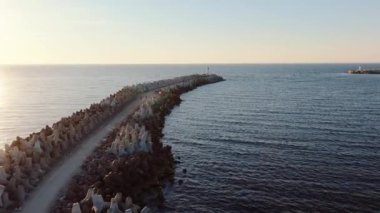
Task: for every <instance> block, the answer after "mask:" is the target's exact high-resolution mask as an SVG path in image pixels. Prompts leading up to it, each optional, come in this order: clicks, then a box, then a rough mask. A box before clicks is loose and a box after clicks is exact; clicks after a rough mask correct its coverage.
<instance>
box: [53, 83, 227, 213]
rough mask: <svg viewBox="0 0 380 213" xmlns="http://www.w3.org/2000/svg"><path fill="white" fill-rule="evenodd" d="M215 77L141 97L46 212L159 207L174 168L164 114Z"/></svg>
mask: <svg viewBox="0 0 380 213" xmlns="http://www.w3.org/2000/svg"><path fill="white" fill-rule="evenodd" d="M220 80H222V78H220V77H217V76H214V77H213V78H211V79H198V80H196V81H193V82H191V83H188V84H183V85H178V86H176V87H175V88H170V89H161V90H158V91H156V98H155V99H152V100H146V101H144V102H143V104H142V105H141V106H140V108H139V109H138V110H137V111H136V112H135V113H133V114H132V115H130V116H128V117H127V118H126V119H125V120H124V121H123V122H122V123H121V125H120V126H119V127H118V128H116V129H114V130H113V131H112V132H111V133H110V134H109V135H108V137H107V138H106V139H105V140H104V141H103V142H102V144H101V145H100V146H99V147H98V148H97V149H96V150H95V152H94V153H93V154H92V155H91V156H89V157H88V158H87V160H86V161H85V163H84V164H83V165H82V167H81V168H82V170H81V172H80V174H78V175H76V176H74V177H73V178H72V180H71V182H70V184H69V185H68V187H67V188H66V190H65V191H64V192H63V193H62V195H61V197H60V198H59V199H58V200H57V202H56V203H55V205H54V206H53V207H52V209H51V212H73V213H74V212H75V213H76V212H83V213H86V212H92V211H94V209H96V211H95V212H124V211H125V212H128V211H130V212H134V213H135V212H140V210H141V207H143V206H145V207H144V208H143V209H142V210H141V212H148V211H149V208H150V206H155V207H160V206H161V205H162V203H163V201H164V197H163V193H162V185H163V183H164V182H167V181H169V182H173V181H174V169H175V160H174V158H173V154H172V152H171V147H170V146H168V145H164V144H162V142H161V138H162V136H163V134H162V130H163V128H164V122H165V116H166V115H168V114H170V112H171V110H172V109H173V108H174V107H175V106H176V105H179V104H180V102H181V99H180V95H181V94H183V93H185V92H188V91H190V90H192V89H194V88H196V87H198V86H202V85H205V84H209V83H214V82H217V81H220ZM136 129H138V130H136ZM136 131H137V132H138V133H137V132H136ZM134 134H135V135H136V136H134ZM147 134H148V137H145V136H144V135H147ZM134 138H137V140H134ZM147 138H148V139H147ZM123 143H125V144H123ZM121 145H122V147H121Z"/></svg>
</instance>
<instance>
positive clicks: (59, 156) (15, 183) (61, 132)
mask: <svg viewBox="0 0 380 213" xmlns="http://www.w3.org/2000/svg"><path fill="white" fill-rule="evenodd" d="M214 78H216V76H215V75H190V76H183V77H178V78H174V79H168V80H161V81H156V82H150V83H144V84H137V85H133V86H128V87H124V88H122V89H121V90H119V91H118V92H116V93H115V94H112V95H110V96H109V97H107V98H105V99H103V100H102V101H100V102H99V103H95V104H92V105H91V106H90V107H89V108H87V109H83V110H80V111H77V112H75V113H73V114H72V115H71V116H68V117H64V118H62V119H61V120H60V121H58V122H56V123H54V124H53V125H52V127H49V126H46V127H45V128H43V129H42V130H41V131H39V132H37V133H31V134H30V135H29V136H28V137H26V138H21V137H17V138H16V139H15V140H14V141H13V142H11V143H10V144H9V145H8V144H6V145H5V148H4V150H0V208H2V209H14V208H18V207H21V206H22V204H23V202H24V201H25V199H27V197H28V195H29V194H30V193H31V192H32V191H33V189H34V188H35V187H36V186H37V185H38V183H39V182H40V181H41V180H42V179H43V177H44V176H45V175H46V174H47V173H48V172H49V171H51V170H52V169H54V165H56V164H57V163H58V162H61V161H62V160H64V156H65V155H67V154H68V153H69V152H70V151H71V150H72V149H74V148H75V147H77V145H78V144H80V143H81V141H83V139H84V138H86V137H87V136H88V135H90V134H91V133H92V132H93V131H95V130H96V129H97V128H98V127H99V126H100V125H101V124H102V123H104V122H105V121H106V120H107V119H109V118H110V117H112V116H115V115H116V114H117V113H118V112H119V111H120V110H121V109H123V108H124V107H125V106H126V105H128V103H130V102H131V101H133V100H135V99H136V98H137V97H139V95H140V94H143V93H144V92H147V91H152V90H156V89H160V88H165V87H169V86H171V85H179V84H184V83H187V82H192V81H197V80H201V81H202V80H206V79H214ZM31 211H32V210H31Z"/></svg>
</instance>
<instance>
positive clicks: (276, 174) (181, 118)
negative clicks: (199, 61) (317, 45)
mask: <svg viewBox="0 0 380 213" xmlns="http://www.w3.org/2000/svg"><path fill="white" fill-rule="evenodd" d="M356 67H357V65H349V64H346V65H343V64H340V65H333V64H330V65H215V66H212V67H211V71H212V72H215V73H217V74H221V75H222V76H223V77H225V78H226V79H227V81H225V82H221V83H217V84H213V85H208V86H204V87H200V88H198V89H196V90H194V91H192V92H190V93H187V94H185V95H183V96H182V99H183V100H184V101H183V102H182V104H181V106H180V107H177V108H175V109H174V110H173V112H172V114H171V115H170V116H168V117H167V122H166V127H165V129H164V133H165V137H164V142H165V143H167V144H170V145H172V147H173V151H174V154H175V155H176V156H179V157H180V158H181V159H180V161H181V163H180V164H179V165H178V167H177V174H176V176H177V180H179V179H181V180H183V181H184V183H183V184H182V185H179V184H176V185H175V186H174V187H172V188H169V189H168V190H167V193H166V197H167V205H168V206H169V207H171V208H173V209H175V210H173V211H176V212H255V211H266V212H267V211H270V212H278V211H283V210H286V209H290V210H300V211H344V210H346V211H369V212H371V211H372V212H373V211H380V110H379V109H380V75H348V74H345V71H346V70H347V69H350V68H356ZM364 67H368V68H369V67H380V64H379V65H374V64H372V65H365V66H364ZM204 71H205V66H203V65H176V66H173V65H160V66H157V65H150V66H143V65H135V66H132V65H128V66H125V65H123V66H24V67H20V66H19V67H2V68H0V141H1V143H5V142H9V141H10V140H11V139H13V138H15V136H17V135H20V136H25V135H27V134H28V133H30V132H33V131H38V130H39V129H41V128H42V127H43V126H44V125H46V124H51V123H53V122H54V121H56V120H58V119H59V118H60V117H62V116H67V115H70V114H71V113H72V112H74V111H75V110H78V109H81V108H84V107H87V106H88V105H89V104H90V103H92V102H97V101H99V100H101V99H102V98H104V97H105V96H107V95H108V94H110V93H113V92H115V91H116V90H118V89H120V88H121V87H123V86H124V85H130V84H134V83H137V82H144V81H151V80H158V79H164V78H168V77H174V76H179V75H184V74H191V73H202V72H204ZM183 169H186V170H187V173H186V174H184V173H183V172H182V170H183ZM168 211H171V210H168Z"/></svg>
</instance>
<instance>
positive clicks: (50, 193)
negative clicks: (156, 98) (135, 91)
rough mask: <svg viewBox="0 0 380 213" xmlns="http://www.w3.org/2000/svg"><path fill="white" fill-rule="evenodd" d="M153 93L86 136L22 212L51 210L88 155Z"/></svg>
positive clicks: (41, 185)
mask: <svg viewBox="0 0 380 213" xmlns="http://www.w3.org/2000/svg"><path fill="white" fill-rule="evenodd" d="M153 95H154V91H150V92H146V93H143V94H141V95H139V96H138V97H137V98H136V99H135V100H134V101H133V102H132V103H130V104H128V105H127V106H126V107H125V109H123V110H122V111H121V112H119V113H118V114H117V115H115V116H114V117H113V118H112V119H111V120H109V121H108V122H106V123H104V124H103V125H102V126H100V127H99V128H98V129H97V130H95V131H94V132H93V133H91V134H90V135H89V136H88V137H86V139H85V140H84V141H82V143H80V144H79V145H78V147H76V148H75V150H73V151H71V153H70V154H68V156H66V157H65V159H62V162H60V163H59V164H58V165H56V166H55V168H54V169H53V170H52V171H50V172H49V173H48V174H47V175H46V176H45V177H44V178H43V180H42V181H41V182H40V183H39V184H38V186H37V188H35V189H34V190H33V191H32V193H31V194H30V195H29V198H28V199H27V200H26V201H25V203H24V205H23V206H22V210H21V212H25V213H30V212H39V213H44V212H49V208H50V206H51V205H52V204H53V202H54V201H55V200H56V199H57V196H58V194H59V192H60V191H61V190H62V189H63V188H64V187H65V186H66V185H67V184H68V182H69V181H70V179H71V177H72V176H73V175H74V174H76V173H77V172H79V171H80V166H81V165H82V164H83V162H84V161H85V159H86V158H87V156H89V155H90V154H91V153H92V152H93V151H94V149H95V148H96V147H97V146H98V145H99V144H100V143H101V141H102V140H103V139H104V138H105V137H107V135H108V133H109V132H110V131H111V130H112V129H113V128H114V127H117V126H118V125H119V124H120V123H121V122H122V120H123V119H125V118H126V117H127V116H128V115H130V114H131V113H132V112H134V111H135V109H136V108H137V107H138V106H139V104H140V103H141V97H144V96H148V97H150V96H153Z"/></svg>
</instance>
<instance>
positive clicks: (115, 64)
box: [0, 61, 380, 66]
mask: <svg viewBox="0 0 380 213" xmlns="http://www.w3.org/2000/svg"><path fill="white" fill-rule="evenodd" d="M292 64H305V65H307V64H310V65H311V64H380V61H379V62H273V63H267V62H263V63H261V62H260V63H259V62H253V63H251V62H248V63H245V62H243V63H228V62H227V63H25V64H24V63H20V64H11V63H10V64H0V66H43V65H45V66H46V65H50V66H73V65H77V66H78V65H79V66H80V65H82V66H120V65H210V66H211V65H292Z"/></svg>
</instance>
